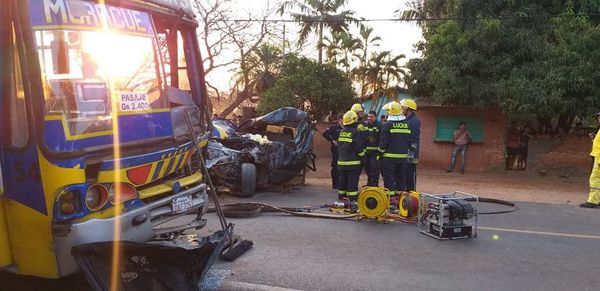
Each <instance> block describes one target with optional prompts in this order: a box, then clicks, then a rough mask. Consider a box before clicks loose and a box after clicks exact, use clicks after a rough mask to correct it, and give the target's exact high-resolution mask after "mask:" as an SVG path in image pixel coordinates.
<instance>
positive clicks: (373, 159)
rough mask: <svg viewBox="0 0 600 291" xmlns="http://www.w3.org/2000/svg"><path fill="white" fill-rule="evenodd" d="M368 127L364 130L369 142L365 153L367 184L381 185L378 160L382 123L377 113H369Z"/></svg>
mask: <svg viewBox="0 0 600 291" xmlns="http://www.w3.org/2000/svg"><path fill="white" fill-rule="evenodd" d="M366 127H367V129H366V130H365V131H364V132H363V134H364V136H365V139H366V142H367V153H366V155H365V159H364V161H365V171H366V172H367V186H373V187H378V186H379V171H380V170H379V161H378V160H377V156H378V150H379V133H380V131H381V124H380V123H379V121H377V113H376V112H375V111H371V112H369V114H368V115H367V125H366Z"/></svg>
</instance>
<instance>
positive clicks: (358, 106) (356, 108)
mask: <svg viewBox="0 0 600 291" xmlns="http://www.w3.org/2000/svg"><path fill="white" fill-rule="evenodd" d="M350 111H353V112H354V113H358V112H359V111H365V109H364V108H363V106H362V104H360V103H356V104H354V105H352V108H350Z"/></svg>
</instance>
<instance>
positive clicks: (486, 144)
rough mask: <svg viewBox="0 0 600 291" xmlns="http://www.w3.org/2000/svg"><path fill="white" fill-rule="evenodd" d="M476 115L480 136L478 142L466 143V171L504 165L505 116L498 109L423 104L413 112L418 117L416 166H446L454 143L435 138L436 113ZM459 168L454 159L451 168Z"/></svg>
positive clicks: (493, 168) (443, 114) (464, 115)
mask: <svg viewBox="0 0 600 291" xmlns="http://www.w3.org/2000/svg"><path fill="white" fill-rule="evenodd" d="M439 115H441V116H456V117H479V118H481V119H482V120H483V130H484V140H483V143H480V144H471V145H469V148H468V152H467V161H466V170H467V171H486V170H496V169H497V170H501V169H504V163H505V159H504V153H505V149H504V147H505V142H504V139H505V128H506V117H505V116H504V114H502V113H501V112H500V111H499V110H475V109H473V108H468V107H424V108H420V109H419V111H418V113H417V116H419V118H420V119H421V152H420V155H421V156H420V163H421V164H420V167H423V168H432V169H446V168H447V167H448V165H449V164H450V157H451V156H452V150H453V149H454V144H453V143H449V142H436V141H434V139H435V130H436V127H435V118H436V116H439ZM458 169H459V165H458V161H457V165H456V167H455V170H458Z"/></svg>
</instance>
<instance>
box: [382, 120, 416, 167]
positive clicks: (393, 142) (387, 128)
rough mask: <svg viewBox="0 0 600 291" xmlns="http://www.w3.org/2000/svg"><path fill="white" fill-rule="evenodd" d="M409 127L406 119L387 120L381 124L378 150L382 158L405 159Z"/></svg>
mask: <svg viewBox="0 0 600 291" xmlns="http://www.w3.org/2000/svg"><path fill="white" fill-rule="evenodd" d="M410 134H411V129H410V127H409V126H408V123H407V122H406V120H389V121H387V122H386V123H384V124H383V125H382V126H381V136H380V142H379V151H380V152H381V153H382V154H383V157H384V158H391V159H406V158H407V157H408V147H409V143H410Z"/></svg>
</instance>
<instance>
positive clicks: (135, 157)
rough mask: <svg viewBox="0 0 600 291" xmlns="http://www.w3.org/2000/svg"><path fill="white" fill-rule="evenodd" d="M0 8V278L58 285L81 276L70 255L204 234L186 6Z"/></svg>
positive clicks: (198, 77) (199, 78) (72, 1)
mask: <svg viewBox="0 0 600 291" xmlns="http://www.w3.org/2000/svg"><path fill="white" fill-rule="evenodd" d="M0 3H1V4H2V9H1V10H0V66H1V68H0V91H1V94H0V111H1V112H2V113H1V114H0V116H1V118H2V128H1V135H0V138H1V141H2V143H1V146H0V151H1V152H0V153H1V155H0V157H1V168H2V178H3V179H2V180H3V189H2V192H1V193H0V269H2V270H5V271H6V270H8V271H11V272H15V273H17V274H23V275H32V276H38V277H44V278H58V277H62V276H65V275H68V274H71V273H74V272H76V271H77V270H78V269H77V265H76V263H75V261H74V259H73V257H72V256H71V249H72V248H73V247H74V246H78V245H82V244H88V243H95V242H105V241H115V240H123V241H132V242H148V241H150V240H153V239H154V238H155V237H156V236H157V235H160V234H164V233H169V232H174V231H180V230H182V229H185V228H200V227H202V226H203V223H204V221H203V220H202V219H201V216H202V215H203V214H204V213H205V211H206V210H205V205H206V201H207V194H206V190H207V189H206V184H205V183H204V178H203V175H202V173H201V171H200V169H201V168H200V164H199V162H198V157H197V155H198V154H199V153H198V151H197V147H196V145H195V144H194V142H193V141H192V138H191V136H192V135H191V134H190V126H188V127H186V123H185V119H184V118H183V117H182V116H184V114H188V113H189V114H190V116H189V117H190V118H189V119H191V120H192V125H191V127H192V128H193V129H194V130H195V131H196V133H197V135H198V136H199V138H198V139H199V144H200V147H202V146H205V145H206V141H207V138H208V136H207V135H206V134H205V133H206V132H207V131H208V128H207V120H208V114H207V112H206V106H205V104H206V100H205V98H206V94H205V92H206V89H205V85H204V76H203V69H202V64H201V61H200V60H201V57H200V54H199V49H198V43H197V39H196V32H195V30H196V27H197V24H196V22H195V21H194V18H193V12H192V9H191V6H190V4H189V3H188V2H187V1H182V0H178V1H167V0H148V1H141V0H135V1H123V0H120V1H109V0H107V1H87V0H1V1H0ZM187 214H196V215H195V217H196V219H194V220H193V221H192V222H185V223H184V224H183V225H182V224H175V225H169V227H166V226H165V225H166V223H167V222H170V221H173V220H174V219H176V218H179V217H182V216H184V215H187ZM171 224H172V223H171Z"/></svg>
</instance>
